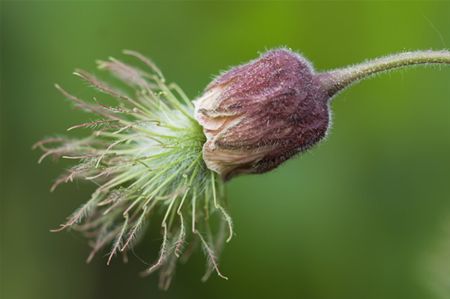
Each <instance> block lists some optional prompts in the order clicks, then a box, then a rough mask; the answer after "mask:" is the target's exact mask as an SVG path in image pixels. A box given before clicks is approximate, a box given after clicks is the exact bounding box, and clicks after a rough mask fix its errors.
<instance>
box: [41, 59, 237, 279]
mask: <svg viewBox="0 0 450 299" xmlns="http://www.w3.org/2000/svg"><path fill="white" fill-rule="evenodd" d="M124 53H125V54H128V55H130V56H133V57H134V58H137V59H138V60H140V62H141V64H143V65H144V66H146V67H147V68H148V69H149V71H143V70H141V69H139V68H136V67H133V66H130V65H128V64H125V63H123V62H121V61H119V60H116V59H111V60H109V61H106V62H105V61H101V62H99V68H100V69H104V70H107V71H109V72H111V73H112V74H113V75H114V76H116V77H117V78H118V79H119V80H120V81H121V82H122V83H123V84H124V86H123V87H124V88H127V87H128V88H129V87H131V90H132V91H133V94H131V93H126V92H123V91H122V90H120V89H118V88H116V87H112V86H111V85H109V84H107V83H105V82H103V81H101V80H100V79H98V78H96V77H94V76H93V75H92V74H89V73H87V72H85V71H82V70H77V71H76V72H75V74H76V75H77V76H79V77H81V78H82V79H84V80H85V81H87V82H88V83H90V84H91V85H92V86H93V87H95V88H96V89H98V90H99V91H101V92H102V93H103V95H104V97H109V98H113V99H115V100H116V101H117V105H115V106H107V105H104V104H100V103H101V102H102V99H100V98H99V99H96V102H97V103H95V102H94V103H92V102H91V103H90V102H86V101H84V100H82V99H80V98H78V97H76V96H74V95H72V94H69V93H68V92H67V91H66V90H64V89H63V88H62V87H60V86H58V85H57V86H56V87H57V89H58V90H59V91H61V92H62V94H63V95H64V96H65V97H66V98H68V99H70V100H72V101H73V103H74V104H75V106H76V107H77V108H80V109H82V110H84V111H86V112H88V113H91V114H93V115H96V116H97V117H98V119H96V120H94V121H92V122H87V123H83V124H79V125H75V126H72V127H71V128H69V129H68V130H69V131H71V130H73V129H89V130H90V131H91V133H90V134H88V135H87V136H86V137H85V138H82V139H71V138H67V137H52V138H48V139H45V140H42V141H40V142H38V143H37V144H36V145H35V147H38V148H40V149H42V150H43V151H44V154H43V156H42V157H41V159H40V160H39V162H41V161H42V160H43V159H44V158H45V157H47V156H53V157H55V158H65V159H71V160H74V161H77V162H76V164H75V166H73V167H72V168H70V169H69V170H68V171H67V172H66V173H65V174H64V175H62V176H61V177H59V178H58V179H57V180H56V181H55V183H54V184H53V186H52V188H51V189H52V190H54V189H55V188H56V187H57V186H58V185H59V184H61V183H64V182H69V181H73V180H76V179H79V180H85V181H89V182H93V183H95V184H96V185H97V187H96V189H95V191H94V192H93V193H92V195H91V198H90V199H89V200H88V201H87V202H86V203H84V204H83V205H82V206H81V207H80V208H79V209H78V210H77V211H75V213H73V214H72V215H71V216H69V217H68V219H67V221H66V222H65V223H64V224H62V225H61V227H60V228H59V229H57V230H58V231H59V230H63V229H69V228H71V229H75V230H78V231H81V232H82V233H83V234H84V235H86V236H87V237H88V238H89V239H91V242H90V246H91V247H92V252H91V254H90V255H89V257H88V261H90V260H91V259H92V257H93V256H94V255H95V254H96V253H97V252H98V251H99V250H100V249H102V248H103V247H105V246H110V248H111V249H110V254H109V257H108V261H107V263H108V264H109V263H110V261H111V258H112V257H113V256H114V255H115V254H117V253H123V254H125V253H126V252H127V251H128V250H130V249H131V248H132V247H133V246H134V244H135V243H136V242H137V240H138V239H139V238H140V237H141V236H142V234H143V232H144V230H143V228H145V226H146V223H148V220H149V218H156V219H159V221H160V226H161V232H162V236H163V239H162V243H161V248H160V253H159V257H158V259H157V261H156V262H155V263H154V264H153V265H152V266H150V267H149V268H147V269H146V270H145V271H144V272H143V274H150V273H152V272H154V271H156V270H159V271H160V286H161V287H162V288H167V287H168V286H169V284H170V281H171V278H172V276H173V274H174V271H175V265H176V263H177V259H178V258H180V257H183V256H184V257H187V255H188V254H189V252H191V251H192V250H190V249H187V250H185V247H186V246H195V244H196V242H194V241H195V239H197V240H198V241H199V242H198V243H200V244H201V246H202V247H203V249H204V251H205V253H206V255H207V258H208V261H209V263H208V269H207V271H206V274H205V276H204V278H205V279H206V278H207V277H208V276H209V275H210V274H211V273H212V271H214V270H215V271H216V272H217V273H218V274H219V276H222V277H224V278H225V276H223V275H222V274H221V273H220V271H219V268H218V256H219V254H220V251H221V249H222V246H223V243H224V240H225V239H228V240H229V239H230V238H231V236H232V227H231V218H230V217H229V215H228V214H227V212H226V211H225V209H224V205H225V198H224V188H223V183H222V181H221V179H220V178H218V177H217V175H216V174H215V173H214V172H212V171H211V170H209V169H208V168H207V167H206V165H205V163H204V162H203V159H202V146H203V144H204V142H205V136H204V134H203V132H202V128H201V126H200V125H199V124H198V123H197V121H196V120H195V119H194V117H193V109H194V107H193V105H192V103H191V101H189V99H188V98H187V97H186V96H185V95H184V93H183V92H182V90H181V89H180V88H179V87H178V86H177V85H175V84H166V83H165V79H164V77H163V76H162V74H161V71H160V70H159V69H158V68H156V66H155V65H154V64H153V63H152V62H151V61H150V60H148V59H147V58H145V57H143V56H142V55H140V54H139V53H136V52H133V51H125V52H124ZM214 218H217V219H218V222H219V225H215V226H214V225H210V222H211V221H212V219H214ZM152 222H153V223H154V221H153V220H152ZM212 231H213V232H214V233H212Z"/></svg>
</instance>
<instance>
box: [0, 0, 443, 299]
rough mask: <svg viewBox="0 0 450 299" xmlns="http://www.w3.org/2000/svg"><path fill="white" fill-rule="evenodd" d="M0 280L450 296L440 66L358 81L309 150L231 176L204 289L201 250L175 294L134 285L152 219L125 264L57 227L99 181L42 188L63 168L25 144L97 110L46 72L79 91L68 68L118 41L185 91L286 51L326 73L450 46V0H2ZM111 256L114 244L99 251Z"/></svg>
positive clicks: (51, 288) (60, 292)
mask: <svg viewBox="0 0 450 299" xmlns="http://www.w3.org/2000/svg"><path fill="white" fill-rule="evenodd" d="M0 29H1V36H0V50H1V69H0V70H1V89H0V90H1V119H0V121H1V143H0V146H1V147H0V150H1V167H0V170H1V188H0V190H1V194H0V197H1V199H0V200H1V208H0V211H1V215H0V221H1V226H0V230H1V263H0V270H1V277H0V279H1V280H0V282H1V285H0V292H1V293H0V297H1V298H2V299H3V298H4V299H22V298H34V299H40V298H45V299H53V298H55V299H56V298H65V299H71V298H84V299H89V298H98V299H101V298H108V299H113V298H236V299H237V298H307V299H341V298H342V299H344V298H345V299H351V298H365V299H370V298H374V299H375V298H376V299H378V298H384V299H388V298H396V299H399V298H408V299H413V298H449V297H450V259H449V257H450V256H449V255H450V170H449V169H450V167H449V166H450V155H449V153H450V68H447V69H446V68H415V69H411V70H408V71H402V72H395V73H390V74H388V75H384V76H381V77H377V78H375V79H373V80H370V81H366V82H362V83H360V84H358V85H357V86H354V87H353V88H351V89H349V90H346V91H345V92H343V93H342V94H340V95H339V96H338V97H337V98H336V99H335V101H334V102H333V103H332V108H333V111H334V121H333V127H332V130H331V134H330V135H329V137H328V138H327V140H326V141H325V142H323V143H322V144H320V145H319V146H318V147H316V148H315V149H314V150H313V151H311V152H309V153H307V154H304V155H302V156H301V157H297V158H295V159H292V160H291V161H289V162H287V163H285V164H284V165H283V166H282V167H280V168H279V169H277V170H275V171H273V172H271V173H268V174H265V175H260V176H246V177H240V178H237V179H235V180H233V181H231V182H230V183H229V184H228V194H229V201H230V209H231V213H232V215H233V219H234V223H235V229H236V232H237V233H236V237H235V239H234V240H233V241H232V242H231V243H230V244H229V245H228V246H227V247H226V249H225V251H224V254H223V256H222V259H221V266H222V270H223V272H224V273H225V274H226V275H228V276H229V277H230V280H229V281H224V280H222V279H220V278H218V277H216V276H213V277H212V278H211V279H210V280H209V281H208V282H206V283H201V282H200V277H201V275H202V273H203V269H204V259H203V257H202V255H201V254H200V253H199V254H197V255H195V256H194V258H193V259H192V260H191V261H190V262H189V263H187V264H186V265H181V266H179V267H178V272H177V275H176V278H175V281H174V283H173V285H172V288H171V289H170V290H169V291H167V292H162V291H159V290H158V289H157V287H156V285H157V277H149V278H145V279H142V278H140V277H139V276H138V273H139V272H140V271H141V270H142V269H144V268H145V264H144V263H143V262H142V261H141V259H142V260H145V261H151V260H152V259H153V258H154V257H155V256H156V254H157V251H158V247H155V246H154V244H156V242H155V241H158V240H159V238H160V235H159V234H158V228H152V229H151V230H150V232H149V234H148V235H147V237H146V238H145V240H144V242H143V243H142V244H140V245H139V246H138V247H137V248H136V257H133V256H131V257H130V261H129V263H128V264H123V263H122V262H121V259H120V258H117V259H116V260H115V261H114V262H113V264H112V265H111V266H109V267H107V266H106V265H105V263H106V258H105V257H102V256H101V255H100V256H98V257H97V258H96V259H95V261H94V262H93V263H91V264H88V265H87V264H85V262H84V261H85V258H86V256H87V254H88V252H89V248H88V246H87V245H86V243H85V240H83V239H82V238H81V237H80V236H78V235H77V234H75V233H70V232H69V233H67V232H66V233H59V234H52V233H50V232H49V229H51V228H54V227H55V226H57V225H58V224H59V223H60V222H62V221H63V220H64V219H65V217H66V216H67V215H68V214H69V213H70V212H71V211H72V210H73V209H74V208H76V207H78V206H79V205H80V204H81V203H82V202H83V201H84V200H85V199H86V198H87V196H88V194H89V192H90V191H92V186H88V185H84V184H77V183H74V184H72V185H66V186H63V187H62V188H60V189H59V190H57V191H56V192H54V193H49V186H50V185H51V181H52V180H53V179H54V178H55V177H56V176H57V175H58V174H59V173H60V172H61V171H62V169H63V168H64V167H67V165H68V164H67V163H65V162H59V163H53V162H52V161H51V160H47V161H45V163H43V165H38V164H37V159H38V157H39V152H37V151H31V145H32V144H33V143H34V142H36V141H37V140H39V139H40V138H42V137H45V136H48V135H52V134H54V133H64V132H65V129H66V128H67V127H69V126H70V125H73V124H76V123H80V122H81V121H83V120H86V119H88V118H89V116H87V115H86V114H84V113H82V112H80V111H76V110H73V109H72V108H71V107H70V105H69V103H68V102H67V101H65V100H63V97H62V96H61V95H60V94H59V93H58V92H56V90H55V89H54V88H53V83H54V82H59V83H61V84H63V85H64V86H65V87H66V88H67V89H69V90H71V91H72V92H74V93H75V94H78V95H80V96H83V95H89V94H90V91H89V90H88V88H87V87H86V86H85V84H83V83H80V82H79V81H78V80H77V79H76V78H75V77H74V76H72V75H71V71H72V70H73V69H74V68H75V67H81V68H84V69H87V70H94V68H95V63H94V61H95V60H96V59H105V58H107V57H108V56H116V57H121V50H122V49H135V50H138V51H140V52H142V53H144V54H145V55H147V56H150V57H151V58H152V59H153V60H154V61H156V62H157V63H158V65H159V66H160V67H161V69H162V70H163V71H164V72H165V75H166V77H167V78H169V79H170V80H172V81H175V82H177V83H178V84H179V85H180V86H182V87H183V88H184V90H185V91H186V92H187V94H188V95H189V96H190V97H192V98H195V97H196V96H197V95H199V94H200V93H201V91H202V89H203V88H204V86H205V85H206V84H207V83H208V82H209V81H210V80H211V78H212V77H213V75H215V74H218V73H219V71H220V70H224V69H226V68H228V67H229V66H231V65H235V64H238V63H242V62H245V61H247V60H249V59H252V58H254V57H255V56H256V55H258V53H259V52H261V51H264V50H265V49H270V48H273V47H279V46H287V47H290V48H292V49H294V50H298V51H300V52H301V53H302V54H303V55H305V56H306V57H308V58H309V59H311V60H312V61H313V62H314V66H315V67H316V68H317V69H319V70H324V69H329V68H334V67H338V66H343V65H346V64H351V63H356V62H359V61H361V60H364V59H367V58H371V57H376V56H380V55H385V54H388V53H391V52H398V51H402V50H411V49H430V48H433V49H439V48H448V47H449V46H450V3H449V2H432V1H424V2H417V1H416V2H406V1H401V2H389V1H383V2H334V1H326V2H319V1H317V2H312V1H311V2H275V1H273V2H272V1H266V2H256V1H249V2H237V1H231V2H214V1H207V2H203V1H202V2H201V1H198V2H181V1H175V2H166V1H160V2H132V1H130V2H125V1H124V2H121V1H80V2H75V1H74V2H72V1H70V2H69V1H2V2H1V28H0ZM105 253H106V252H105Z"/></svg>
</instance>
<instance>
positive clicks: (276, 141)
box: [195, 49, 329, 179]
mask: <svg viewBox="0 0 450 299" xmlns="http://www.w3.org/2000/svg"><path fill="white" fill-rule="evenodd" d="M317 83H318V82H317V80H316V78H315V76H314V72H313V69H312V66H311V65H310V63H309V62H308V61H306V60H305V59H304V58H302V57H300V56H299V55H298V54H296V53H294V52H292V51H289V50H286V49H277V50H273V51H269V52H267V53H265V54H263V55H261V57H259V58H258V59H256V60H253V61H251V62H249V63H246V64H244V65H241V66H238V67H235V68H232V69H231V70H230V71H228V72H225V73H224V74H222V75H220V76H218V77H217V78H216V79H215V80H214V81H213V82H212V83H211V84H210V85H209V86H208V87H207V88H206V90H205V93H204V94H203V95H202V96H201V97H200V98H199V99H197V100H196V101H195V109H196V110H195V111H196V114H195V115H196V118H197V120H198V121H199V123H200V124H201V125H202V126H203V128H204V132H205V135H206V137H207V141H206V143H205V145H204V147H203V157H204V160H205V162H206V164H207V165H208V167H209V168H210V169H212V170H214V171H215V172H217V173H219V174H220V175H221V176H222V177H223V178H225V179H229V178H231V177H233V176H236V175H238V174H241V173H262V172H266V171H269V170H271V169H273V168H275V167H277V166H278V165H279V164H281V163H282V162H284V161H285V160H287V159H289V158H290V157H291V156H293V155H294V154H296V153H298V152H300V151H303V150H305V149H308V148H309V147H311V146H312V145H313V144H315V143H316V142H318V141H319V140H320V139H322V138H323V137H324V136H325V133H326V131H327V128H328V123H329V113H328V103H327V99H328V97H327V94H326V93H325V91H324V90H323V89H321V88H320V85H319V84H317Z"/></svg>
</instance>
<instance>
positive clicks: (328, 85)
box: [318, 50, 450, 97]
mask: <svg viewBox="0 0 450 299" xmlns="http://www.w3.org/2000/svg"><path fill="white" fill-rule="evenodd" d="M420 64H424V65H428V64H450V52H449V51H447V50H441V51H432V50H428V51H414V52H403V53H397V54H393V55H389V56H386V57H380V58H376V59H373V60H369V61H366V62H363V63H360V64H356V65H352V66H348V67H345V68H342V69H336V70H331V71H328V72H324V73H320V74H319V76H318V78H319V80H320V82H321V85H322V86H323V87H324V89H325V90H327V92H328V95H329V96H330V97H332V96H333V95H335V94H336V93H338V92H340V91H341V90H343V89H345V88H347V87H348V86H350V85H352V84H354V83H356V82H358V81H361V80H363V79H366V78H368V77H371V76H373V75H375V74H378V73H383V72H387V71H390V70H393V69H401V68H404V67H410V66H414V65H420Z"/></svg>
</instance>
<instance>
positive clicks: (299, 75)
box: [35, 49, 450, 289]
mask: <svg viewBox="0 0 450 299" xmlns="http://www.w3.org/2000/svg"><path fill="white" fill-rule="evenodd" d="M124 53H125V54H127V55H129V56H132V57H134V58H137V59H138V60H139V61H140V62H141V63H142V64H143V65H145V66H146V67H147V68H148V69H149V70H148V71H143V70H141V69H139V68H136V67H133V66H130V65H128V64H125V63H123V62H121V61H119V60H116V59H110V60H109V61H100V62H99V67H100V69H104V70H107V71H109V72H111V73H112V74H113V75H114V76H116V77H117V78H118V79H119V80H120V81H121V82H122V84H124V85H127V86H128V88H130V87H131V89H132V90H133V93H132V94H130V93H129V92H128V93H127V92H123V91H121V90H119V89H117V88H115V87H112V86H110V85H109V84H107V83H106V82H103V81H101V80H99V79H98V78H96V77H95V76H93V75H92V74H89V73H87V72H85V71H82V70H77V71H76V72H75V74H76V75H77V76H79V77H81V78H82V79H83V80H85V81H87V82H88V83H90V84H91V85H92V86H93V87H95V88H96V89H97V90H99V91H100V92H102V93H103V94H104V96H105V97H110V98H113V99H115V100H116V101H117V105H116V106H108V105H105V104H99V103H98V102H101V100H96V101H95V102H94V103H92V102H86V101H84V100H82V99H80V98H78V97H76V96H74V95H72V94H70V93H68V92H67V91H66V90H64V89H63V88H62V87H60V86H58V85H57V86H56V88H57V89H58V90H59V91H61V93H62V94H63V95H64V96H65V97H66V98H68V99H70V100H72V102H73V103H74V104H75V106H76V107H77V108H80V109H82V110H85V111H87V112H89V113H92V114H95V115H97V116H98V117H99V119H96V120H94V121H91V122H87V123H83V124H79V125H75V126H72V127H71V128H69V129H68V130H69V131H71V130H73V129H81V128H85V129H90V130H91V131H92V133H91V134H89V135H88V136H87V137H85V138H82V139H70V138H67V137H52V138H48V139H45V140H43V141H40V142H38V143H37V144H36V145H35V147H38V148H40V149H41V150H43V151H44V154H43V155H42V157H41V158H40V159H39V162H41V161H42V160H43V159H45V158H46V157H48V156H52V157H55V158H65V159H72V160H76V161H78V163H77V164H76V165H75V166H73V167H72V168H70V169H69V170H68V171H67V172H66V173H65V174H64V175H62V176H61V177H59V178H58V179H57V180H56V181H55V183H54V184H53V186H52V188H51V190H54V189H55V188H56V187H57V186H58V185H60V184H61V183H65V182H69V181H73V180H75V179H80V180H86V181H91V182H93V183H95V184H96V185H97V186H98V187H97V188H96V189H95V191H94V192H93V193H92V196H91V198H90V199H89V200H88V201H87V202H86V203H85V204H84V205H82V206H81V207H80V208H79V209H78V210H77V211H76V212H75V213H73V214H72V215H71V216H70V217H68V219H67V221H66V223H64V224H62V225H61V227H60V228H59V229H57V231H60V230H64V229H68V228H71V229H75V230H78V231H80V232H82V233H83V234H84V235H86V236H87V237H88V238H90V239H91V242H90V245H91V247H92V252H91V254H90V255H89V257H88V261H90V260H91V259H92V258H93V256H94V255H95V254H96V253H97V252H98V251H99V250H101V249H102V248H103V247H105V246H107V245H110V246H111V251H110V254H109V257H108V261H107V263H108V264H109V263H110V261H111V258H112V257H113V256H114V255H116V254H117V253H122V254H126V252H127V251H128V250H130V249H131V248H132V247H133V246H134V245H135V244H136V242H137V241H138V240H139V238H140V237H141V236H142V234H143V232H144V229H143V228H144V227H145V224H146V223H147V220H148V219H149V218H150V217H151V218H157V217H158V215H155V214H160V216H159V217H160V219H161V224H160V226H161V231H162V242H161V248H160V253H159V257H158V259H157V260H156V262H155V263H154V264H153V265H152V266H150V267H148V268H147V269H146V270H145V271H144V272H143V274H144V275H147V274H150V273H153V272H155V271H157V270H159V273H160V287H161V288H164V289H166V288H168V287H169V285H170V282H171V280H172V277H173V275H174V272H175V266H176V264H177V261H178V259H186V258H187V257H188V256H189V253H190V252H192V250H191V249H190V248H188V249H186V250H185V245H188V246H195V244H196V242H195V241H198V243H200V244H201V246H202V247H203V250H204V252H205V254H206V256H207V259H208V267H207V270H206V273H205V275H204V277H203V279H207V278H208V277H209V276H210V274H211V273H212V272H213V271H215V272H216V273H217V274H218V275H219V276H220V277H222V278H226V277H225V276H224V275H222V274H221V272H220V270H219V266H218V257H219V254H220V252H221V250H222V247H223V244H224V242H225V240H226V241H230V240H231V237H232V235H233V229H232V221H231V218H230V216H229V215H228V213H227V211H226V210H225V206H226V202H225V195H224V192H225V191H224V183H223V180H227V179H230V178H232V177H234V176H236V175H239V174H242V173H263V172H266V171H269V170H271V169H274V168H275V167H277V166H278V165H280V164H281V163H282V162H284V161H286V160H287V159H289V158H290V157H292V156H294V155H295V154H297V153H300V152H303V151H305V150H307V149H309V148H311V147H312V146H313V145H315V144H316V143H317V142H319V141H320V140H322V139H323V138H324V137H325V136H326V134H327V131H328V130H329V123H330V109H329V102H330V99H332V98H333V96H335V95H336V94H337V93H339V92H340V91H341V90H343V89H345V88H347V87H348V86H350V85H352V84H354V83H355V82H358V81H360V80H362V79H365V78H368V77H370V76H372V75H374V74H377V73H380V72H385V71H388V70H391V69H396V68H402V67H407V66H411V65H417V64H450V53H449V52H448V51H417V52H405V53H400V54H394V55H391V56H387V57H383V58H378V59H374V60H372V61H367V62H364V63H361V64H358V65H354V66H350V67H346V68H341V69H337V70H331V71H328V72H322V73H318V72H316V71H315V70H314V69H313V68H312V66H311V64H310V63H309V62H308V61H307V60H306V59H304V58H303V57H301V56H300V55H298V54H296V53H294V52H292V51H290V50H287V49H277V50H273V51H269V52H267V53H265V54H263V55H262V56H261V57H259V58H258V59H256V60H254V61H251V62H249V63H247V64H244V65H241V66H238V67H235V68H232V69H231V70H230V71H228V72H226V73H224V74H222V75H220V76H219V77H217V79H215V80H214V81H213V82H212V83H211V84H210V85H209V86H208V87H207V88H206V90H205V92H204V94H203V95H202V96H200V97H199V98H198V99H197V100H196V101H195V107H194V105H193V103H192V102H191V101H190V100H189V98H188V97H187V96H186V95H185V94H184V93H183V91H182V90H181V89H180V88H179V87H178V86H177V85H175V84H173V83H171V84H167V83H166V82H165V79H164V76H163V75H162V73H161V71H160V70H159V69H158V68H157V67H156V66H155V65H154V64H153V63H152V62H151V61H150V60H148V59H147V58H145V57H143V56H142V55H141V54H139V53H136V52H133V51H125V52H124ZM214 219H216V220H214ZM216 222H217V223H218V225H213V223H216Z"/></svg>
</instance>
